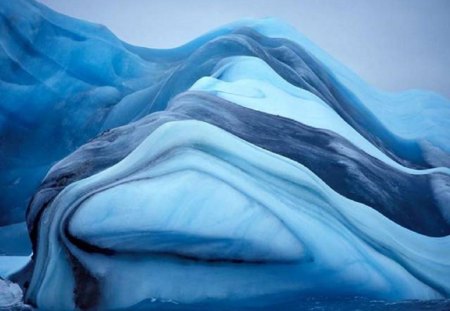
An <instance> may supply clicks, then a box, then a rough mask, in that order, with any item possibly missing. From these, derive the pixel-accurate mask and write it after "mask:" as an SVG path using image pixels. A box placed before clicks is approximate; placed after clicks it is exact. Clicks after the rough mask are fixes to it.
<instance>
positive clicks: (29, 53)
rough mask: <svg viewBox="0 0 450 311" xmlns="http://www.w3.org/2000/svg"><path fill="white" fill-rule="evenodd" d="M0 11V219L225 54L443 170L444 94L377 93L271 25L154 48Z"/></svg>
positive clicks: (34, 11) (27, 8) (399, 155)
mask: <svg viewBox="0 0 450 311" xmlns="http://www.w3.org/2000/svg"><path fill="white" fill-rule="evenodd" d="M0 16H1V24H0V25H1V26H0V27H1V33H2V36H1V38H0V40H1V62H2V68H4V70H2V73H1V77H0V80H1V81H0V82H1V83H0V90H1V93H2V100H1V104H0V131H1V135H2V140H1V141H0V144H1V146H0V147H1V150H2V152H1V154H0V157H1V158H0V165H1V171H2V172H3V173H2V174H1V176H0V189H1V191H2V193H3V194H4V195H3V196H2V198H1V201H0V209H1V211H2V213H1V216H0V224H10V223H15V222H19V221H21V220H23V212H24V210H25V207H26V205H27V203H28V201H29V199H30V197H31V195H32V194H33V192H34V191H35V190H36V188H37V186H38V185H39V182H40V181H41V179H42V178H43V177H44V176H45V173H46V171H47V170H48V169H49V168H50V166H51V165H52V164H53V163H54V162H55V161H57V160H59V159H61V158H62V157H64V156H65V155H67V154H69V153H70V152H72V151H73V150H75V149H76V148H77V147H79V146H80V145H81V144H83V143H85V142H86V141H87V140H89V139H90V138H92V137H94V136H96V135H97V134H99V133H100V132H101V131H103V130H107V129H109V128H113V127H116V126H118V125H123V124H126V123H128V122H130V121H135V120H138V119H139V118H141V117H143V116H145V115H146V114H149V113H151V112H154V111H160V110H164V108H165V107H166V105H167V102H168V100H170V98H172V97H174V96H175V95H177V94H179V93H180V92H182V91H185V90H187V89H188V88H190V87H191V86H192V85H193V84H194V83H195V82H196V81H197V80H198V79H200V78H201V77H203V76H209V75H212V74H213V72H214V68H215V66H216V64H217V63H218V62H220V61H222V60H223V59H225V58H227V57H229V56H254V57H257V58H259V59H261V60H262V61H264V62H266V63H267V64H268V65H269V66H270V67H272V69H273V70H274V71H275V72H276V73H277V74H278V75H280V76H281V77H283V79H285V80H286V81H288V82H289V83H291V84H292V85H294V86H296V87H299V88H302V89H304V90H305V91H307V92H309V93H312V94H313V95H316V96H317V97H319V98H320V99H321V100H323V102H325V103H326V104H327V105H329V106H330V107H331V108H333V109H334V110H335V111H336V113H337V114H339V116H340V117H341V118H342V119H343V120H344V121H345V122H347V123H348V124H349V125H350V126H352V127H353V128H354V129H355V130H356V131H357V132H359V134H360V135H362V136H363V137H365V138H366V139H367V140H368V141H370V142H371V143H372V144H374V145H375V146H377V147H378V148H381V149H383V150H384V152H385V153H386V155H387V156H389V157H391V158H393V159H394V160H395V161H397V162H400V163H402V164H403V165H406V166H411V167H416V168H431V167H436V166H448V162H449V160H448V151H449V149H450V142H449V138H448V134H447V132H448V131H447V130H446V129H448V128H449V122H450V121H449V120H450V118H449V109H448V102H447V101H446V100H445V99H443V98H441V97H439V96H437V95H433V94H430V93H424V92H413V93H411V92H408V93H403V94H400V95H397V94H395V95H391V94H382V93H380V92H378V91H376V90H373V89H372V88H370V87H369V86H367V85H366V84H364V83H363V82H362V81H361V80H360V79H359V78H358V77H356V76H355V75H353V74H352V73H350V72H349V71H348V70H346V69H345V68H343V66H341V65H339V64H337V63H336V62H335V61H334V60H332V59H331V58H330V57H329V56H327V55H326V54H325V53H324V52H322V51H320V50H319V49H318V48H317V47H315V46H314V45H313V44H312V43H310V42H309V41H308V40H307V39H305V38H304V37H302V36H301V35H299V34H297V33H296V32H295V31H294V30H293V29H291V28H290V27H289V26H286V25H284V24H283V23H281V22H279V21H277V20H273V19H266V20H257V21H253V20H247V21H242V22H237V23H234V24H231V25H228V26H224V27H223V28H220V29H217V30H214V31H212V32H210V33H208V34H206V35H204V36H202V37H200V38H198V39H196V40H194V41H192V42H191V43H188V44H186V45H184V46H181V47H179V48H175V49H171V50H155V49H145V48H138V47H133V46H130V45H128V44H126V43H124V42H121V41H120V40H118V39H117V38H116V37H114V35H113V34H111V33H110V32H109V31H108V30H107V29H105V28H104V27H102V26H99V25H95V24H90V23H86V22H82V21H80V20H76V19H73V18H69V17H66V16H62V15H60V14H58V13H55V12H53V11H51V10H49V9H48V8H46V7H44V6H43V5H40V4H38V3H36V2H34V1H26V0H18V1H3V2H2V5H1V6H0ZM22 111H27V113H22ZM48 137H52V139H48ZM24 176H27V178H25V177H24Z"/></svg>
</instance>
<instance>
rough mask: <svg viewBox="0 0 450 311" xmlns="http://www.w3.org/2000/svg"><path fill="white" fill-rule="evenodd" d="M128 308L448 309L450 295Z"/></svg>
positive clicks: (220, 310)
mask: <svg viewBox="0 0 450 311" xmlns="http://www.w3.org/2000/svg"><path fill="white" fill-rule="evenodd" d="M128 310H189V311H193V310H214V311H216V310H218V311H225V310H277V311H290V310H295V311H297V310H298V311H300V310H301V311H348V310H355V311H356V310H370V311H381V310H383V311H384V310H388V311H421V310H430V311H431V310H432V311H450V299H446V300H428V301H423V300H408V301H397V302H392V301H391V302H389V301H382V300H370V299H367V298H358V297H356V298H345V299H327V298H304V299H298V298H296V299H295V298H292V299H284V300H283V301H281V300H279V299H275V300H272V301H271V302H270V303H268V302H263V301H261V300H255V299H252V300H245V301H235V302H223V301H222V302H220V303H218V302H217V301H216V302H206V303H201V304H190V305H186V304H178V303H176V302H174V301H165V302H161V301H145V302H142V303H140V304H138V305H136V306H133V307H132V308H130V309H128Z"/></svg>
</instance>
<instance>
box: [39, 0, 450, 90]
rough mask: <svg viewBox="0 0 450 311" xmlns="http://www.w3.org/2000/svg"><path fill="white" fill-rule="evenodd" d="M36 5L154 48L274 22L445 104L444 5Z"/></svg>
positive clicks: (375, 78) (448, 65)
mask: <svg viewBox="0 0 450 311" xmlns="http://www.w3.org/2000/svg"><path fill="white" fill-rule="evenodd" d="M39 1H40V2H42V3H44V4H46V5H47V6H49V7H50V8H52V9H54V10H56V11H58V12H61V13H64V14H67V15H70V16H73V17H77V18H81V19H84V20H88V21H91V22H95V23H99V24H103V25H105V26H107V27H108V28H109V29H110V30H111V31H112V32H113V33H115V34H116V35H117V36H118V37H119V38H121V39H122V40H124V41H127V42H128V43H131V44H135V45H140V46H147V47H154V48H169V47H175V46H178V45H181V44H183V43H186V42H187V41H190V40H192V39H194V38H196V37H198V36H199V35H201V34H203V33H205V32H207V31H209V30H211V29H213V28H216V27H219V26H221V25H223V24H226V23H229V22H232V21H236V20H238V19H241V18H248V17H250V18H258V17H269V16H270V17H277V18H279V19H282V20H284V21H286V22H288V23H289V24H291V25H292V26H294V27H295V28H296V29H297V30H298V31H300V32H301V33H303V34H304V35H306V36H307V37H308V38H309V39H311V40H312V41H313V42H315V43H316V44H317V45H318V46H320V47H321V48H322V49H324V50H325V51H327V52H328V53H329V54H331V55H332V56H333V57H334V58H336V59H338V60H339V61H340V62H342V63H344V64H345V65H346V66H347V67H349V68H350V69H351V70H353V71H354V72H356V73H357V74H358V75H359V76H361V77H362V78H363V79H364V80H366V81H367V82H368V83H370V84H372V85H374V86H376V87H378V88H381V89H383V90H386V91H402V90H406V89H427V90H432V91H435V92H437V93H440V94H441V95H444V96H446V97H447V98H450V0H376V1H373V0H352V1H348V0H39Z"/></svg>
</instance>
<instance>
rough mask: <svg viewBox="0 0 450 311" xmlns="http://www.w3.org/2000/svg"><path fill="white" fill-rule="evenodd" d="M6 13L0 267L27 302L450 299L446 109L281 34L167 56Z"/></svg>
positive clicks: (233, 30) (223, 36)
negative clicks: (372, 80)
mask: <svg viewBox="0 0 450 311" xmlns="http://www.w3.org/2000/svg"><path fill="white" fill-rule="evenodd" d="M0 12H1V14H0V17H1V21H0V22H1V23H0V27H1V30H2V32H1V33H2V35H1V36H0V41H1V54H0V55H1V62H2V69H3V68H5V69H4V70H2V72H1V73H0V74H1V76H0V88H1V93H2V99H1V102H0V135H1V141H0V144H1V149H0V165H1V166H2V167H1V174H0V189H1V193H2V196H1V198H0V212H1V213H0V225H2V226H3V227H0V241H1V242H2V245H1V248H0V250H1V251H2V252H3V253H4V254H7V255H11V256H8V257H3V258H1V257H0V259H1V260H0V263H1V262H5V263H8V265H10V266H11V268H7V269H6V268H5V269H3V270H5V271H3V270H1V269H0V271H2V273H3V276H7V277H10V278H11V279H13V280H16V281H18V282H20V283H21V284H22V285H23V287H24V289H25V300H26V302H27V303H29V304H31V305H34V306H36V307H39V308H44V309H74V308H81V309H84V308H94V309H123V308H125V309H126V308H131V309H133V308H136V307H142V306H146V307H148V306H149V305H151V304H152V302H164V301H166V302H167V301H171V302H176V303H182V304H192V305H195V304H199V303H204V302H207V303H209V302H211V301H223V300H226V301H228V302H230V301H233V300H236V301H239V300H245V299H248V298H252V297H259V298H260V299H263V297H266V298H267V297H278V296H279V295H284V294H289V295H294V296H296V297H324V296H325V297H349V296H350V297H352V296H362V297H369V298H376V299H387V300H401V299H440V298H448V297H449V296H450V176H449V175H450V131H449V128H450V102H449V101H448V100H446V99H444V98H442V97H440V96H438V95H435V94H432V93H428V92H423V91H408V92H404V93H400V94H391V93H384V92H381V91H378V90H376V89H373V88H371V87H370V86H368V85H366V84H365V83H364V82H363V81H362V80H361V79H359V78H358V77H357V76H355V75H354V74H353V73H351V72H350V71H349V70H347V69H346V68H345V67H343V66H342V65H340V64H339V63H338V62H336V61H335V60H333V59H332V58H331V57H329V56H328V55H327V54H326V53H324V52H323V51H321V50H320V49H319V48H317V47H316V46H315V45H313V44H312V43H311V42H309V41H308V40H307V39H306V38H304V37H303V36H302V35H300V34H298V33H297V32H296V31H295V30H293V29H292V28H290V27H289V26H287V25H285V24H283V23H282V22H280V21H277V20H274V19H263V20H244V21H240V22H236V23H233V24H230V25H227V26H224V27H222V28H219V29H217V30H214V31H211V32H209V33H207V34H205V35H203V36H201V37H199V38H197V39H195V40H194V41H192V42H190V43H187V44H186V45H183V46H181V47H178V48H175V49H169V50H156V49H147V48H141V47H135V46H131V45H129V44H126V43H124V42H122V41H120V40H119V39H117V38H116V37H115V36H114V35H113V34H112V33H110V32H109V31H108V30H107V29H106V28H104V27H102V26H98V25H94V24H90V23H86V22H83V21H80V20H75V19H72V18H69V17H67V16H63V15H60V14H57V13H55V12H53V11H51V10H49V9H48V8H46V7H44V6H42V5H41V4H38V3H36V2H33V1H23V0H19V1H9V2H3V3H2V4H1V5H0ZM27 206H28V208H27ZM26 208H27V210H26V216H25V209H26ZM25 220H26V226H27V230H28V233H29V235H30V237H31V242H32V251H33V256H32V259H31V261H30V262H29V263H28V264H27V265H26V267H25V268H22V267H23V266H24V265H25V264H26V261H27V260H28V257H27V255H28V253H27V249H28V247H27V245H26V242H25V241H24V237H23V235H24V233H25V230H24V229H23V228H24V225H23V222H24V221H25ZM6 241H7V242H6ZM12 241H20V242H18V243H14V242H12ZM16 258H18V259H17V260H16ZM19 259H20V260H19ZM12 262H16V263H17V264H14V265H13V264H11V263H12ZM19 263H20V264H19ZM10 266H8V267H10ZM5 267H6V266H5ZM21 268H22V270H21V271H19V272H18V270H20V269H21Z"/></svg>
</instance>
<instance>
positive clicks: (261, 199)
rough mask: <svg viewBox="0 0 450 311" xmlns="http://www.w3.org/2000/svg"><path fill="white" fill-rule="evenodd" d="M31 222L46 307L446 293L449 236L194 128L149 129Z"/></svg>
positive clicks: (38, 299) (39, 300) (37, 297)
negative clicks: (427, 232) (424, 230)
mask: <svg viewBox="0 0 450 311" xmlns="http://www.w3.org/2000/svg"><path fill="white" fill-rule="evenodd" d="M130 203H131V204H130ZM41 222H43V223H46V224H47V225H46V226H41V227H40V228H39V237H40V238H39V240H38V243H37V245H38V251H37V257H36V266H35V270H34V271H35V272H34V273H33V278H32V281H31V284H30V287H29V290H28V292H27V295H28V296H27V297H28V298H27V299H28V300H29V301H31V302H33V303H34V304H36V305H42V306H47V307H52V308H73V307H74V302H75V303H76V304H77V305H79V306H84V307H92V305H91V304H93V305H94V306H98V307H101V308H112V307H120V308H125V307H131V306H132V305H134V304H137V303H139V302H140V301H142V300H144V299H148V298H152V297H153V298H156V299H172V300H175V301H177V302H180V303H192V302H198V301H201V300H204V299H223V298H226V297H233V298H243V297H246V296H258V295H265V294H276V293H282V292H286V291H294V292H298V293H299V294H301V295H302V294H303V295H326V296H335V295H337V296H339V295H343V296H345V295H358V296H370V297H376V298H384V299H412V298H416V299H417V298H418V299H436V298H442V297H446V296H448V295H449V292H450V288H449V286H450V282H449V280H450V279H449V276H448V273H447V272H448V271H449V269H450V266H449V259H450V252H449V250H450V239H449V237H448V236H447V237H441V238H432V237H426V236H423V235H420V234H417V233H414V232H413V231H410V230H407V229H405V228H402V227H401V226H399V225H397V224H395V223H393V222H391V221H390V220H389V219H388V218H386V217H384V216H382V215H381V214H379V213H378V212H376V211H375V210H373V209H372V208H370V207H368V206H365V205H363V204H360V203H357V202H355V201H352V200H349V199H346V198H345V197H343V196H341V195H339V194H337V193H336V192H335V191H333V190H332V189H331V188H330V187H328V186H327V185H326V184H325V183H324V182H323V181H322V180H321V179H320V178H318V177H317V176H316V175H315V174H313V173H312V172H311V171H310V170H308V169H307V168H305V167H304V166H302V165H300V164H299V163H297V162H295V161H292V160H289V159H287V158H285V157H282V156H279V155H277V154H274V153H272V152H269V151H267V150H264V149H261V148H259V147H256V146H255V145H253V144H250V143H248V142H246V141H244V140H241V139H239V138H237V137H235V136H233V135H231V134H228V133H226V132H225V131H223V130H220V129H219V128H217V127H215V126H213V125H209V124H208V123H204V122H199V121H193V120H191V121H189V120H187V121H174V122H168V123H165V124H164V125H161V126H159V127H158V128H157V129H156V130H155V131H153V132H152V134H151V135H149V136H148V137H147V138H146V139H145V140H144V141H143V142H142V143H141V144H140V145H139V146H138V147H137V148H136V149H135V150H134V151H133V152H132V153H130V154H129V155H128V156H127V157H125V158H124V159H123V160H122V161H120V162H119V163H117V164H116V165H114V166H111V167H109V168H108V169H105V170H103V171H102V172H100V173H97V174H95V175H92V176H91V177H88V178H85V179H82V180H80V181H78V182H75V183H73V184H71V185H70V186H68V187H66V188H65V189H64V190H63V191H62V192H61V193H60V194H59V195H58V196H57V197H56V198H55V200H54V201H53V202H52V204H51V205H50V207H48V208H47V209H46V210H45V212H44V213H43V215H42V219H41ZM64 252H68V253H69V254H70V256H64V255H62V254H63V253H64ZM74 265H75V271H76V273H74V274H73V273H72V268H71V267H74ZM119 280H120V281H119ZM125 284H139V290H136V289H135V288H134V287H131V288H130V286H127V285H125ZM201 284H205V285H206V284H208V285H207V286H205V285H201ZM337 284H339V286H337ZM243 288H245V291H243V290H242V289H243ZM74 292H75V293H78V294H77V295H75V297H74V299H73V300H72V299H71V297H72V294H73V293H74ZM55 295H56V296H57V297H59V298H58V299H55ZM94 298H95V299H94Z"/></svg>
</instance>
